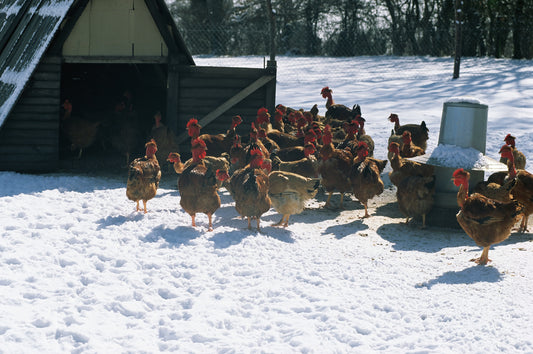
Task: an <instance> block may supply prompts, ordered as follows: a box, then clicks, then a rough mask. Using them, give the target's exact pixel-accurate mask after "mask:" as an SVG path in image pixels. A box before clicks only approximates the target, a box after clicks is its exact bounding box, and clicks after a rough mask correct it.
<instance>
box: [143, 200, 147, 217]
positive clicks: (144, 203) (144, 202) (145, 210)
mask: <svg viewBox="0 0 533 354" xmlns="http://www.w3.org/2000/svg"><path fill="white" fill-rule="evenodd" d="M146 202H147V200H144V199H143V206H144V213H145V214H146V213H147V212H148V210H147V209H146Z"/></svg>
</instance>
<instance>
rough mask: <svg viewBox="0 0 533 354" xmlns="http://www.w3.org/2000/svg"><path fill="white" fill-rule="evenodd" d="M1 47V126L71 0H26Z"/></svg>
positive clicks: (72, 0) (72, 1) (71, 2)
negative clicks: (22, 9) (18, 19)
mask: <svg viewBox="0 0 533 354" xmlns="http://www.w3.org/2000/svg"><path fill="white" fill-rule="evenodd" d="M18 3H20V2H18ZM28 3H29V5H30V6H29V8H28V11H27V12H26V13H25V14H24V16H23V17H22V18H21V19H20V21H19V23H18V24H17V27H16V29H15V30H14V31H13V34H12V35H11V36H10V38H9V40H8V41H7V43H6V45H5V47H4V48H0V49H1V50H2V52H1V53H0V63H2V64H0V65H2V66H1V67H0V126H2V124H3V123H4V121H5V119H6V117H7V116H8V114H9V112H10V111H11V109H12V108H13V105H14V104H15V102H16V101H17V99H18V97H19V95H20V94H21V93H22V91H23V89H24V86H25V85H26V83H27V82H28V80H29V78H30V77H31V75H32V74H33V72H34V70H35V68H36V67H37V64H38V63H39V61H40V60H41V57H42V56H43V54H44V52H45V51H46V49H47V48H48V45H49V44H50V42H51V41H52V38H53V37H54V34H55V33H56V31H57V29H58V28H59V25H60V24H61V21H62V20H63V18H64V17H65V15H66V14H67V11H68V10H69V8H70V6H71V5H72V4H73V3H74V0H29V1H26V2H25V4H24V5H28Z"/></svg>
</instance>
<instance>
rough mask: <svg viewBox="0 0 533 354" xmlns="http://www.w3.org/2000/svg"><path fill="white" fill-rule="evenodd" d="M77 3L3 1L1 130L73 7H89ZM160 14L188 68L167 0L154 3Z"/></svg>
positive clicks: (187, 57)
mask: <svg viewBox="0 0 533 354" xmlns="http://www.w3.org/2000/svg"><path fill="white" fill-rule="evenodd" d="M87 2H88V1H77V0H2V7H1V8H0V127H1V126H2V125H3V123H4V121H5V119H6V118H7V116H8V115H9V113H10V112H11V110H12V108H13V107H14V105H15V103H16V102H17V100H18V98H19V96H20V94H21V93H22V92H23V90H24V87H25V86H26V84H27V82H28V81H29V79H30V77H31V76H32V74H33V72H34V71H35V69H36V67H37V65H38V64H39V62H40V60H41V58H42V57H43V55H44V53H45V52H46V50H47V48H48V47H49V46H50V43H51V42H52V39H53V38H54V35H55V34H56V33H57V31H58V30H59V28H60V25H61V23H62V22H63V20H64V19H65V17H66V15H67V13H68V11H69V10H70V8H71V7H73V5H75V6H81V5H80V4H83V6H84V5H86V4H87ZM153 3H154V4H156V5H157V8H158V9H159V10H160V14H159V15H160V17H159V20H160V21H162V22H164V23H163V24H162V25H161V27H160V30H161V29H163V30H165V31H168V32H167V34H168V36H167V38H171V39H172V41H173V42H174V43H173V44H174V45H175V46H176V47H177V48H178V49H179V50H180V52H181V53H182V54H184V55H185V60H186V62H187V63H188V64H190V65H194V60H193V59H192V56H191V55H190V52H189V50H188V49H187V48H186V46H185V44H184V42H183V39H182V37H181V35H180V33H179V32H178V30H177V27H176V24H175V23H174V20H173V19H172V16H171V15H170V12H169V11H168V8H167V6H166V4H165V2H164V0H155V1H153Z"/></svg>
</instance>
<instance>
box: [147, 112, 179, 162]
mask: <svg viewBox="0 0 533 354" xmlns="http://www.w3.org/2000/svg"><path fill="white" fill-rule="evenodd" d="M150 138H151V139H154V140H155V142H156V143H157V152H156V154H155V156H156V157H157V162H159V166H163V164H164V163H165V160H166V158H167V156H168V154H169V153H171V152H173V151H178V150H179V145H178V143H177V142H176V135H175V134H174V132H173V131H172V130H171V129H170V128H168V127H167V126H166V125H165V124H163V123H162V122H161V112H159V111H157V112H156V113H155V114H154V125H153V126H152V130H151V131H150Z"/></svg>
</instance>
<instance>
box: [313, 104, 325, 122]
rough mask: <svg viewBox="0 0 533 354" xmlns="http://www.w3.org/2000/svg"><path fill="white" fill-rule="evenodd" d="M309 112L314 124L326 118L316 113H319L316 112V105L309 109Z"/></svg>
mask: <svg viewBox="0 0 533 354" xmlns="http://www.w3.org/2000/svg"><path fill="white" fill-rule="evenodd" d="M309 112H311V114H312V115H313V120H314V121H315V122H322V121H324V119H325V118H326V117H324V116H321V115H319V114H318V112H319V111H318V105H317V104H316V103H315V104H314V105H313V107H311V109H310V110H309Z"/></svg>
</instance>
